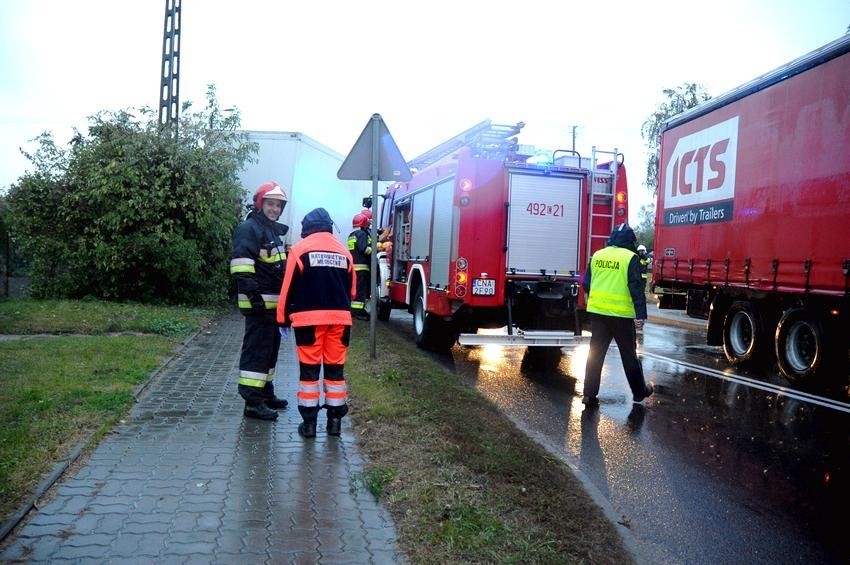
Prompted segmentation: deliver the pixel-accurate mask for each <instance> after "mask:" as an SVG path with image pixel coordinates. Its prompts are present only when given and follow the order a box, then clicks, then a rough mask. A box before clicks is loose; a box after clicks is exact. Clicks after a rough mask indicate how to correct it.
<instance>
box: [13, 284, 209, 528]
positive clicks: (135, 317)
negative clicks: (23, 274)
mask: <svg viewBox="0 0 850 565" xmlns="http://www.w3.org/2000/svg"><path fill="white" fill-rule="evenodd" d="M212 314H213V313H212V312H211V311H203V310H189V309H184V308H168V307H147V306H138V305H135V306H128V305H123V304H110V303H100V302H74V301H35V300H6V301H2V302H0V334H10V333H13V334H41V333H62V334H93V337H88V336H83V335H58V336H55V337H44V338H42V337H38V338H31V339H25V340H20V339H15V340H8V341H0V522H2V521H5V520H6V519H7V518H8V517H9V516H10V515H11V514H12V513H13V512H14V511H15V510H16V509H17V508H18V507H20V505H21V504H22V503H23V502H24V500H25V499H26V497H27V496H28V495H30V494H31V493H32V491H33V489H34V487H35V485H36V484H38V482H39V481H40V480H41V477H42V476H43V475H44V474H45V473H46V472H48V471H49V470H50V469H51V468H52V467H53V465H54V464H55V463H56V462H57V461H60V460H61V459H63V458H64V457H66V456H67V455H68V453H69V452H70V451H71V450H72V449H73V448H74V447H75V446H76V445H77V444H78V443H79V442H80V441H81V440H83V439H84V438H86V437H88V436H89V435H91V434H94V436H95V439H99V437H100V435H102V434H104V433H105V432H107V431H108V430H109V429H110V428H111V427H112V426H113V425H114V424H115V423H116V422H117V421H118V420H119V419H120V418H121V417H122V416H123V415H124V414H125V413H126V412H127V410H128V409H129V407H130V406H131V405H132V404H133V402H134V399H133V391H134V389H135V388H136V387H137V386H138V385H139V384H141V383H143V382H144V381H145V380H146V379H147V378H148V375H149V374H150V373H151V371H153V370H154V369H156V367H157V366H159V365H160V363H161V362H162V360H163V359H164V358H165V357H167V356H168V355H169V354H170V353H171V352H173V351H174V349H175V347H176V346H177V345H178V344H179V343H180V341H181V340H182V339H184V338H185V337H186V336H188V335H189V334H190V333H191V332H192V331H194V330H195V329H197V328H200V327H201V326H202V325H203V324H205V323H206V322H207V321H208V320H209V318H210V317H211V316H212ZM112 332H133V334H134V335H116V336H108V335H105V334H107V333H112ZM139 333H141V335H139Z"/></svg>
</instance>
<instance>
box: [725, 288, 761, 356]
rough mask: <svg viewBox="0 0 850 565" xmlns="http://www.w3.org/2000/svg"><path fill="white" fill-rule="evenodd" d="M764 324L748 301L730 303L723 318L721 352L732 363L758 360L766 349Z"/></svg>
mask: <svg viewBox="0 0 850 565" xmlns="http://www.w3.org/2000/svg"><path fill="white" fill-rule="evenodd" d="M764 326H765V324H764V322H763V321H762V319H761V317H760V316H759V314H758V313H757V312H756V310H755V308H754V307H753V305H752V304H751V303H750V302H744V301H739V302H735V303H733V304H732V306H731V307H730V308H729V311H728V312H727V313H726V318H724V320H723V353H725V354H726V359H728V360H729V362H730V363H732V364H733V365H746V364H752V363H753V362H755V361H757V360H760V359H761V358H763V357H764V356H765V353H766V352H767V350H768V342H767V339H766V335H767V332H766V330H765V327H764Z"/></svg>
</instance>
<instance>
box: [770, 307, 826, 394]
mask: <svg viewBox="0 0 850 565" xmlns="http://www.w3.org/2000/svg"><path fill="white" fill-rule="evenodd" d="M824 345H825V344H824V337H823V329H822V328H821V324H820V322H819V321H818V320H816V319H815V318H814V317H813V316H812V315H811V314H809V313H808V312H807V311H806V310H803V309H801V308H793V309H791V310H788V311H787V312H785V313H784V314H783V315H782V319H780V320H779V325H778V326H777V327H776V360H777V362H778V363H779V370H780V371H782V375H783V376H784V377H785V378H786V379H788V380H789V381H791V382H794V383H803V382H805V381H807V380H809V379H810V378H811V377H813V376H814V374H815V373H816V372H817V370H818V368H819V367H820V366H821V364H822V362H823V360H824V355H825V350H824Z"/></svg>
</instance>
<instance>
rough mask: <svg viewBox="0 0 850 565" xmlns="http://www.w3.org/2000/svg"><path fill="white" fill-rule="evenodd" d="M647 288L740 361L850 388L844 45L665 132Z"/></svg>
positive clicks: (848, 99)
mask: <svg viewBox="0 0 850 565" xmlns="http://www.w3.org/2000/svg"><path fill="white" fill-rule="evenodd" d="M653 253H654V256H655V261H654V265H653V272H652V277H653V289H654V292H656V293H657V294H660V295H661V296H660V303H659V306H660V307H661V308H679V309H682V308H686V309H687V312H688V314H689V315H691V316H692V317H698V318H704V319H707V320H708V326H707V328H708V329H707V342H708V344H710V345H722V346H723V350H724V352H725V354H726V357H727V358H728V360H729V361H730V362H731V363H733V364H736V365H738V364H740V365H744V364H756V363H769V362H770V361H771V360H773V359H775V360H776V361H777V363H778V366H779V369H780V371H781V372H782V374H783V375H784V376H785V377H786V378H787V379H789V380H790V381H793V382H801V383H808V384H814V383H824V382H825V381H826V380H827V379H828V380H829V381H831V382H833V383H834V382H835V380H834V379H833V378H832V377H833V376H836V377H838V378H839V379H841V382H842V383H843V384H846V380H847V372H846V365H847V361H848V335H850V315H849V314H850V278H849V277H850V36H845V37H842V38H841V39H838V40H836V41H834V42H832V43H830V44H828V45H825V46H824V47H822V48H820V49H818V50H816V51H813V52H812V53H809V54H807V55H805V56H803V57H801V58H799V59H797V60H795V61H792V62H790V63H788V64H787V65H785V66H783V67H780V68H778V69H776V70H774V71H772V72H769V73H767V74H765V75H763V76H761V77H759V78H757V79H755V80H753V81H751V82H749V83H747V84H744V85H743V86H741V87H739V88H736V89H735V90H732V91H730V92H728V93H726V94H724V95H722V96H719V97H717V98H715V99H712V100H710V101H708V102H706V103H704V104H702V105H700V106H697V107H695V108H692V109H691V110H689V111H687V112H684V113H682V114H680V115H679V116H677V117H674V118H672V119H671V120H670V121H669V122H668V123H667V124H665V126H664V127H663V128H662V134H661V154H660V161H659V182H658V206H657V215H656V223H655V244H654V250H653Z"/></svg>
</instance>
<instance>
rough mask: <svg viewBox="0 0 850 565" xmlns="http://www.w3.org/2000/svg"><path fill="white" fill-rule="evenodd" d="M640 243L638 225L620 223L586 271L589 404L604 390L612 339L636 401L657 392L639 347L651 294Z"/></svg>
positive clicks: (594, 403)
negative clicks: (647, 290) (647, 378)
mask: <svg viewBox="0 0 850 565" xmlns="http://www.w3.org/2000/svg"><path fill="white" fill-rule="evenodd" d="M636 243H637V241H636V239H635V233H634V231H632V228H630V227H629V225H628V224H625V223H624V224H620V225H619V226H617V227H616V228H614V231H612V232H611V237H609V238H608V245H607V246H606V247H604V248H602V249H600V250H599V251H597V252H596V253H594V254H593V257H591V259H590V266H589V268H588V270H587V273H586V274H585V276H584V281H583V286H584V290H585V291H587V292H588V298H587V311H588V313H589V314H590V331H591V334H592V335H591V338H590V353H589V354H588V356H587V365H586V367H585V374H584V391H583V395H582V402H583V403H584V404H586V405H587V406H588V407H594V406H598V405H599V399H598V398H597V396H596V395H597V394H599V384H600V380H601V378H602V363H603V362H604V360H605V353H606V352H607V351H608V346H609V345H610V344H611V340H612V339H613V340H614V341H615V342H616V343H617V347H618V348H619V350H620V357H621V359H622V361H623V369H624V371H625V373H626V378H627V379H628V381H629V386H630V387H631V389H632V396H633V398H634V401H635V402H641V401H642V400H643V399H644V398H646V397H648V396H650V395H651V394H652V393H653V391H654V388H653V386H652V385H651V384H649V385H647V384H646V381H645V380H644V376H643V367H642V366H641V363H640V359H638V357H637V351H636V346H635V343H636V340H635V330H636V328H638V329H641V328H643V324H644V321H645V320H646V295H645V294H644V282H643V279H642V278H641V266H640V259H638V256H637V253H636V249H635V244H636Z"/></svg>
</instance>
